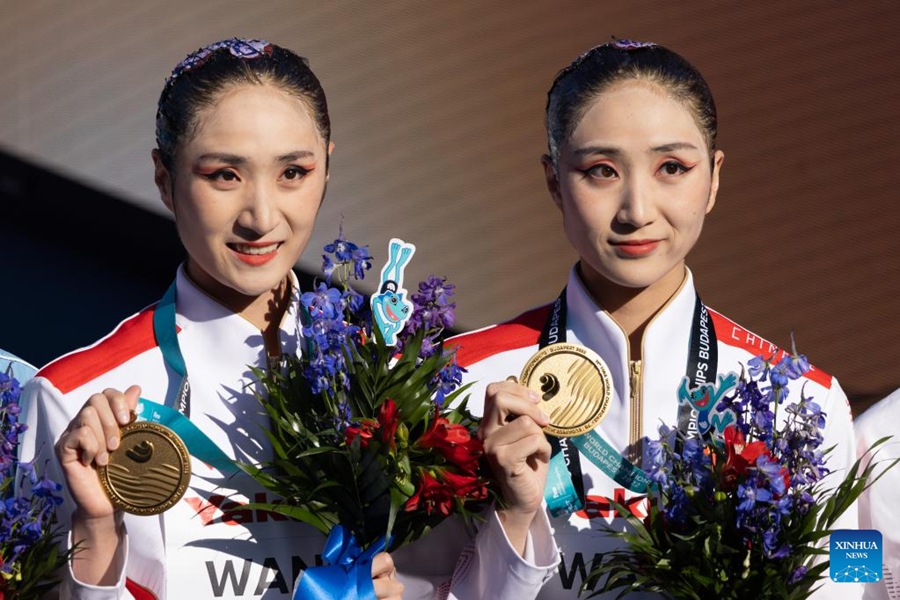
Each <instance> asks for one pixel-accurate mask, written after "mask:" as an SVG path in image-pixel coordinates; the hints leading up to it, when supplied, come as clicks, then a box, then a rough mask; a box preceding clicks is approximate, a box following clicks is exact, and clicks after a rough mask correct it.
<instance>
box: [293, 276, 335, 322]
mask: <svg viewBox="0 0 900 600" xmlns="http://www.w3.org/2000/svg"><path fill="white" fill-rule="evenodd" d="M340 301H341V292H340V290H337V289H335V288H332V287H328V286H327V285H325V284H324V283H319V286H318V287H317V288H316V291H314V292H305V293H304V294H303V295H302V296H300V303H301V304H303V306H305V307H306V308H308V309H309V313H310V315H311V316H312V317H313V318H314V319H315V318H318V317H325V318H326V319H333V318H335V317H336V316H339V315H340V311H339V310H338V306H339V303H340Z"/></svg>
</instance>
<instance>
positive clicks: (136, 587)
mask: <svg viewBox="0 0 900 600" xmlns="http://www.w3.org/2000/svg"><path fill="white" fill-rule="evenodd" d="M125 589H126V590H128V591H129V592H131V595H132V596H134V600H158V599H157V597H156V594H154V593H153V592H151V591H150V590H148V589H147V588H145V587H144V586H142V585H141V584H139V583H135V582H133V581H132V580H130V579H126V580H125Z"/></svg>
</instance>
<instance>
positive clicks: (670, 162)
mask: <svg viewBox="0 0 900 600" xmlns="http://www.w3.org/2000/svg"><path fill="white" fill-rule="evenodd" d="M667 167H675V168H676V169H678V172H677V173H665V174H666V175H669V176H672V177H674V176H675V175H683V174H684V173H687V172H688V171H690V170H691V169H693V168H694V167H693V165H692V166H690V167H689V166H687V165H686V164H684V163H681V162H678V161H677V160H667V161H666V162H664V163H663V164H662V165H661V166H660V167H659V170H660V171H663V172H664V169H666V168H667Z"/></svg>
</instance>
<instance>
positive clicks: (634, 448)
mask: <svg viewBox="0 0 900 600" xmlns="http://www.w3.org/2000/svg"><path fill="white" fill-rule="evenodd" d="M629 366H630V371H631V386H630V387H631V398H630V408H631V411H630V413H631V426H630V428H629V429H630V432H629V440H628V441H629V444H628V446H629V448H630V451H629V454H630V456H629V457H628V459H629V460H630V461H631V462H633V463H634V464H636V465H640V461H641V454H642V452H641V439H642V438H643V437H644V436H643V433H644V432H643V429H644V427H643V423H644V398H643V388H644V381H643V372H642V370H641V366H642V365H641V361H639V360H632V361H629Z"/></svg>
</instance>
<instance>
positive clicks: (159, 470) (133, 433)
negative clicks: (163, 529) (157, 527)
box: [97, 421, 191, 515]
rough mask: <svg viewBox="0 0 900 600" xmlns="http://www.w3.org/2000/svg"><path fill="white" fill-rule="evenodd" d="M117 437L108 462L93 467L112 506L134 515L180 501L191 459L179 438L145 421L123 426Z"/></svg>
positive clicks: (156, 512)
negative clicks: (117, 442) (117, 443)
mask: <svg viewBox="0 0 900 600" xmlns="http://www.w3.org/2000/svg"><path fill="white" fill-rule="evenodd" d="M119 438H120V442H119V447H118V448H116V449H115V450H113V451H112V452H110V454H109V464H107V465H106V466H102V467H100V468H99V469H97V471H98V474H99V475H100V483H101V484H102V485H103V489H104V490H105V491H106V495H107V496H109V499H110V501H111V502H112V503H113V505H114V506H116V507H117V508H121V509H122V510H124V511H125V512H127V513H131V514H135V515H156V514H159V513H161V512H164V511H166V510H168V509H169V508H171V507H172V506H174V505H175V503H176V502H178V501H179V500H181V497H182V496H183V495H184V492H185V491H186V490H187V486H188V482H189V481H190V479H191V459H190V455H189V454H188V450H187V447H186V446H185V445H184V442H183V441H181V438H179V437H178V436H177V435H176V434H175V433H174V432H173V431H172V430H171V429H169V428H168V427H165V426H163V425H160V424H158V423H151V422H148V421H132V422H131V423H129V424H128V425H125V426H123V427H122V428H121V429H120V430H119Z"/></svg>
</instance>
